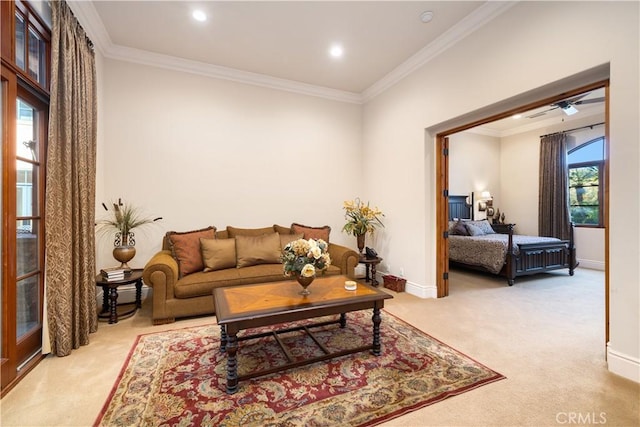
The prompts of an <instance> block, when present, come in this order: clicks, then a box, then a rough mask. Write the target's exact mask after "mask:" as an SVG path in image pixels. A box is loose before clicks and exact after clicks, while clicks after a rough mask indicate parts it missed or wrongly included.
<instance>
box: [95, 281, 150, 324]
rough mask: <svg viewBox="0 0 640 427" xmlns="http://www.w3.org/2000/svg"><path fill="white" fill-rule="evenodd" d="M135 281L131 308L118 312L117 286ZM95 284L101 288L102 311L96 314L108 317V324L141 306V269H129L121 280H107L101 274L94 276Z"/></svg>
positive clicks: (132, 312) (115, 321)
mask: <svg viewBox="0 0 640 427" xmlns="http://www.w3.org/2000/svg"><path fill="white" fill-rule="evenodd" d="M132 283H135V285H136V301H135V303H133V304H134V306H133V308H132V309H130V310H127V311H122V312H121V313H118V286H125V285H130V284H132ZM96 286H100V287H101V288H102V311H101V312H100V313H99V314H98V320H99V319H109V324H111V323H118V319H119V318H126V317H130V316H132V315H133V314H134V313H135V312H136V311H137V310H138V309H139V308H141V307H142V269H141V268H140V269H134V270H131V274H128V275H126V276H125V278H124V279H121V280H112V281H110V282H109V281H107V279H105V278H104V277H102V275H101V274H98V275H97V276H96ZM121 305H128V304H121Z"/></svg>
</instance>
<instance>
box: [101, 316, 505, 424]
mask: <svg viewBox="0 0 640 427" xmlns="http://www.w3.org/2000/svg"><path fill="white" fill-rule="evenodd" d="M299 323H300V322H299ZM371 328H372V322H371V311H370V310H369V311H360V312H353V313H349V314H348V315H347V326H346V328H344V329H340V327H339V326H338V325H329V326H325V327H322V328H320V329H315V330H314V334H315V335H316V337H317V338H318V339H319V340H320V341H321V342H322V343H323V344H324V345H325V346H327V347H329V348H330V349H339V348H354V347H357V346H361V345H366V344H368V343H370V342H371V339H372V335H371ZM263 329H265V330H268V328H263ZM249 332H251V333H254V332H257V330H255V329H253V330H250V331H249ZM280 338H281V339H282V341H284V342H285V344H286V345H287V347H288V348H289V350H290V351H291V352H292V353H293V354H294V355H295V356H296V357H309V356H311V355H316V351H317V346H316V345H315V344H313V343H312V342H310V338H309V337H308V336H307V335H305V334H303V333H302V332H291V333H287V334H285V335H280ZM381 342H382V352H383V353H382V355H381V356H378V357H376V356H374V355H372V354H370V353H368V352H362V353H356V354H352V355H349V356H343V357H339V358H336V359H331V360H329V361H325V362H320V363H316V364H313V365H309V366H303V367H300V368H295V369H290V370H287V371H284V372H280V373H277V374H271V375H268V376H264V377H259V378H254V379H251V380H247V381H241V382H240V383H239V390H238V392H237V393H236V394H233V395H227V394H226V392H225V390H226V357H225V354H224V353H221V352H220V350H219V349H220V327H219V326H218V325H207V326H199V327H192V328H185V329H178V330H173V331H167V332H159V333H153V334H147V335H140V336H139V337H138V339H137V341H136V343H135V344H134V346H133V348H132V350H131V352H130V354H129V357H128V358H127V361H126V362H125V365H124V367H123V368H122V371H121V373H120V375H119V377H118V379H117V381H116V384H115V385H114V387H113V390H112V391H111V394H110V396H109V398H108V399H107V402H106V403H105V405H104V407H103V409H102V411H101V412H100V415H99V416H98V419H97V420H96V422H95V425H96V426H160V425H163V426H164V425H166V426H170V425H171V426H172V425H181V426H241V425H242V426H250V425H255V426H263V425H273V426H275V425H282V426H309V425H314V426H335V425H350V426H370V425H376V424H379V423H381V422H384V421H387V420H390V419H392V418H395V417H398V416H400V415H402V414H406V413H407V412H411V411H414V410H416V409H419V408H422V407H424V406H427V405H430V404H433V403H436V402H439V401H441V400H443V399H446V398H448V397H451V396H455V395H457V394H461V393H464V392H466V391H469V390H472V389H474V388H477V387H480V386H482V385H485V384H489V383H491V382H494V381H497V380H500V379H503V378H504V376H502V375H501V374H499V373H497V372H495V371H493V370H491V369H489V368H487V367H486V366H484V365H482V364H480V363H478V362H476V361H475V360H473V359H471V358H469V357H467V356H465V355H464V354H461V353H460V352H458V351H456V350H454V349H453V348H451V347H449V346H447V345H446V344H444V343H442V342H440V341H438V340H436V339H435V338H432V337H430V336H429V335H427V334H425V333H424V332H422V331H420V330H418V329H416V328H414V327H413V326H411V325H409V324H407V323H405V322H404V321H402V320H400V319H398V318H396V317H394V316H393V315H391V314H389V313H387V312H385V311H383V312H382V325H381ZM285 361H286V359H285V357H284V355H283V354H282V351H281V349H280V347H279V346H278V345H277V344H276V343H275V340H274V339H273V338H272V337H266V338H260V339H256V340H250V341H243V342H241V343H240V347H239V350H238V373H239V374H240V375H243V374H245V373H248V372H251V371H255V370H263V369H265V368H266V367H268V366H277V365H278V364H282V363H284V362H285Z"/></svg>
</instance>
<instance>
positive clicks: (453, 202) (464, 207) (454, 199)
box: [449, 193, 473, 220]
mask: <svg viewBox="0 0 640 427" xmlns="http://www.w3.org/2000/svg"><path fill="white" fill-rule="evenodd" d="M467 199H471V200H470V202H471V203H470V204H467ZM454 218H463V219H473V193H472V194H471V196H468V195H466V194H465V195H464V196H449V220H452V219H454Z"/></svg>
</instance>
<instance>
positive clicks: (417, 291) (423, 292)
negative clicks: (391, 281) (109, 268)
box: [376, 271, 438, 299]
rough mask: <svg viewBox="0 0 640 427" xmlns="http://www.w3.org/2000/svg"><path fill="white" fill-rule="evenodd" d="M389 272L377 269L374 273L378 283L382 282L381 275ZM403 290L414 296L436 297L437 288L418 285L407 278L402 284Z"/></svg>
mask: <svg viewBox="0 0 640 427" xmlns="http://www.w3.org/2000/svg"><path fill="white" fill-rule="evenodd" d="M386 274H389V273H386V272H380V271H378V272H377V274H376V279H377V280H378V283H380V284H382V283H384V280H383V279H382V276H384V275H386ZM404 291H405V292H406V293H408V294H411V295H413V296H416V297H418V298H425V299H426V298H438V288H437V287H436V286H425V285H420V284H418V283H414V282H410V281H408V280H407V283H406V284H405V285H404Z"/></svg>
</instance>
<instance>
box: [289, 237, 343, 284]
mask: <svg viewBox="0 0 640 427" xmlns="http://www.w3.org/2000/svg"><path fill="white" fill-rule="evenodd" d="M328 247H329V245H328V244H327V242H325V241H324V240H322V239H309V240H305V239H298V240H294V241H293V242H289V243H287V245H286V246H285V247H284V249H283V251H282V256H281V257H280V260H281V261H282V265H283V269H284V275H285V276H287V277H290V276H292V275H293V276H298V275H300V276H303V277H313V276H315V275H316V272H317V271H324V270H325V269H326V268H327V266H328V265H329V264H331V257H330V256H329V253H328V252H327V248H328Z"/></svg>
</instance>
